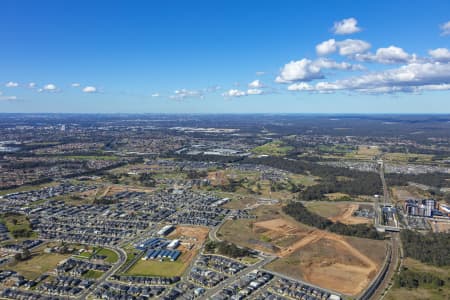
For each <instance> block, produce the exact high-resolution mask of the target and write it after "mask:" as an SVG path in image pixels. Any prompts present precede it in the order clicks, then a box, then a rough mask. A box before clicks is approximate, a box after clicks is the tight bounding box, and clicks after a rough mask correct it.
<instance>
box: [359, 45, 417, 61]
mask: <svg viewBox="0 0 450 300" xmlns="http://www.w3.org/2000/svg"><path fill="white" fill-rule="evenodd" d="M353 58H354V59H356V60H359V61H366V62H378V63H381V64H401V63H407V62H413V61H414V60H416V57H415V55H410V54H408V53H407V52H406V51H405V50H403V49H402V48H399V47H397V46H389V47H387V48H378V49H377V52H376V53H375V54H372V53H362V54H361V53H358V54H355V55H354V56H353Z"/></svg>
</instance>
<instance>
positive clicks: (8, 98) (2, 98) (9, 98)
mask: <svg viewBox="0 0 450 300" xmlns="http://www.w3.org/2000/svg"><path fill="white" fill-rule="evenodd" d="M15 100H18V98H17V96H3V93H2V92H1V91H0V101H15Z"/></svg>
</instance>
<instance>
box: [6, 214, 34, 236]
mask: <svg viewBox="0 0 450 300" xmlns="http://www.w3.org/2000/svg"><path fill="white" fill-rule="evenodd" d="M0 222H2V223H4V224H5V225H6V227H7V228H8V230H9V232H10V233H11V234H12V235H13V236H14V238H22V237H36V236H37V234H36V233H35V232H33V231H32V230H31V225H30V222H29V221H28V219H27V218H26V216H25V215H21V214H4V215H2V216H1V217H0ZM23 234H29V236H28V235H27V236H24V235H23Z"/></svg>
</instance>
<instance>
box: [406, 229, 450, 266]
mask: <svg viewBox="0 0 450 300" xmlns="http://www.w3.org/2000/svg"><path fill="white" fill-rule="evenodd" d="M400 238H401V239H402V243H403V249H404V251H405V255H406V256H409V257H411V258H414V259H417V260H420V261H421V262H424V263H428V264H432V265H435V266H450V251H449V249H450V233H434V232H428V233H426V234H421V233H419V232H415V231H412V230H402V231H401V232H400Z"/></svg>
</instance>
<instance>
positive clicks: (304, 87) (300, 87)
mask: <svg viewBox="0 0 450 300" xmlns="http://www.w3.org/2000/svg"><path fill="white" fill-rule="evenodd" d="M288 90H289V91H312V90H314V87H313V86H311V85H310V84H308V83H306V82H299V83H293V84H291V85H290V86H288Z"/></svg>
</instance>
